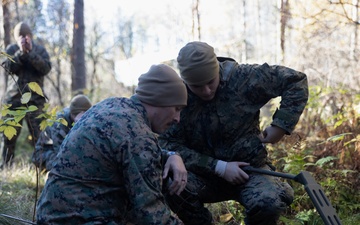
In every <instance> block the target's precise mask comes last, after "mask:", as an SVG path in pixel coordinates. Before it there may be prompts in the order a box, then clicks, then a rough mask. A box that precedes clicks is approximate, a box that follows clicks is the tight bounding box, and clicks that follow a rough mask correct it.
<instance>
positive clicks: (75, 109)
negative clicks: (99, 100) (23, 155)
mask: <svg viewBox="0 0 360 225" xmlns="http://www.w3.org/2000/svg"><path fill="white" fill-rule="evenodd" d="M91 105H92V104H91V101H90V99H89V98H88V97H87V96H85V95H82V94H80V95H76V96H75V97H74V98H72V99H71V101H70V107H66V108H64V109H63V110H62V111H60V112H58V113H57V115H56V120H57V121H56V122H54V124H53V125H52V126H48V127H46V128H45V130H44V131H42V132H41V134H40V137H39V139H38V141H37V143H36V146H35V151H34V153H33V155H32V162H33V163H34V164H35V166H37V167H39V168H40V171H42V170H46V171H50V170H51V168H52V166H53V163H54V161H55V158H56V155H57V153H58V152H59V148H60V145H61V143H62V142H63V140H64V139H65V137H66V135H67V134H68V133H69V131H70V129H71V128H72V127H73V125H74V123H76V122H77V121H78V120H79V119H80V118H81V116H82V115H83V114H84V113H85V112H86V111H87V110H88V109H89V108H90V107H91ZM60 119H62V120H64V121H66V123H67V125H64V124H62V123H61V121H60Z"/></svg>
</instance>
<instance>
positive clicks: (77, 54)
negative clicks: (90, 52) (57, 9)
mask: <svg viewBox="0 0 360 225" xmlns="http://www.w3.org/2000/svg"><path fill="white" fill-rule="evenodd" d="M84 39H85V24H84V1H83V0H75V7H74V27H73V48H72V54H71V65H72V80H71V81H72V82H71V90H72V93H73V94H78V93H83V91H84V89H86V66H85V44H84Z"/></svg>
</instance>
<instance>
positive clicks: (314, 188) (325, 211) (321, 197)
mask: <svg viewBox="0 0 360 225" xmlns="http://www.w3.org/2000/svg"><path fill="white" fill-rule="evenodd" d="M241 169H242V170H244V171H245V172H252V173H259V174H266V175H270V176H275V177H282V178H286V179H290V180H294V181H296V182H298V183H300V184H302V185H304V187H305V191H306V192H307V194H308V195H309V197H310V199H311V201H312V203H313V204H314V206H315V208H316V210H317V212H318V213H319V214H320V216H321V218H322V220H323V221H324V223H325V225H341V221H340V218H339V217H338V215H337V214H336V211H335V209H334V207H333V206H332V205H331V202H330V200H329V199H328V198H327V197H326V195H325V193H324V191H323V190H322V188H321V186H320V185H319V184H318V183H317V182H316V181H315V179H314V177H312V176H311V174H310V173H309V172H308V171H302V172H300V173H299V174H298V175H293V174H288V173H280V172H275V171H270V170H265V169H259V168H254V167H252V166H245V167H242V168H241Z"/></svg>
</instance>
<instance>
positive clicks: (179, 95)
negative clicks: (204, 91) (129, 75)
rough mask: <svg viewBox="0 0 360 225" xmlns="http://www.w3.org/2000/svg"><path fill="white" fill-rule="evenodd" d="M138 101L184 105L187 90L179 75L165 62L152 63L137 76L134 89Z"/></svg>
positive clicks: (165, 104)
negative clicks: (145, 71) (137, 79)
mask: <svg viewBox="0 0 360 225" xmlns="http://www.w3.org/2000/svg"><path fill="white" fill-rule="evenodd" d="M135 92H136V96H137V97H138V98H139V100H140V101H142V102H144V103H147V104H149V105H153V106H160V107H161V106H186V104H187V91H186V86H185V84H184V82H183V81H182V80H181V78H180V76H179V75H178V74H177V73H176V72H175V70H173V69H172V68H171V67H170V66H167V65H165V64H159V65H152V66H151V67H150V70H149V71H148V72H147V73H144V74H142V75H141V76H140V77H139V82H138V86H137V88H136V90H135Z"/></svg>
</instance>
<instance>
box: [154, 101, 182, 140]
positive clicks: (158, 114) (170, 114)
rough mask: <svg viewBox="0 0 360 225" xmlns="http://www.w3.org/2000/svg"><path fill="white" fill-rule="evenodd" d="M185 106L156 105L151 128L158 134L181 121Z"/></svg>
mask: <svg viewBox="0 0 360 225" xmlns="http://www.w3.org/2000/svg"><path fill="white" fill-rule="evenodd" d="M183 108H184V107H183V106H169V107H156V110H155V112H154V114H153V117H152V121H151V129H152V130H153V131H154V132H155V133H158V134H161V133H163V132H165V131H166V130H167V129H168V128H169V127H170V126H171V125H172V124H174V123H179V122H180V112H181V110H182V109H183Z"/></svg>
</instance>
